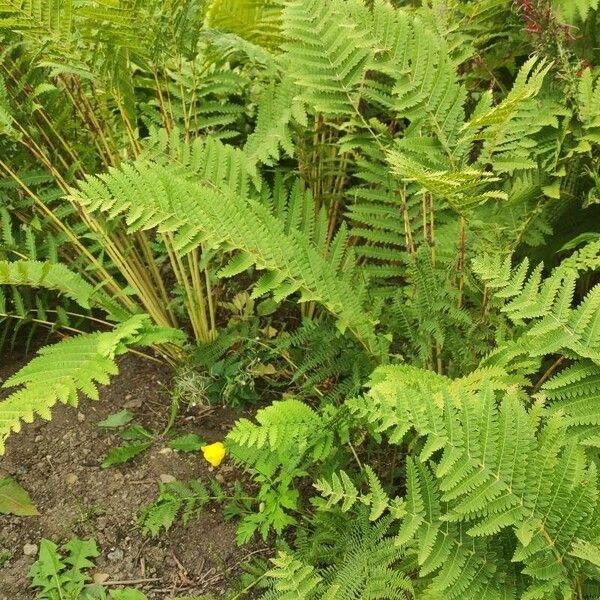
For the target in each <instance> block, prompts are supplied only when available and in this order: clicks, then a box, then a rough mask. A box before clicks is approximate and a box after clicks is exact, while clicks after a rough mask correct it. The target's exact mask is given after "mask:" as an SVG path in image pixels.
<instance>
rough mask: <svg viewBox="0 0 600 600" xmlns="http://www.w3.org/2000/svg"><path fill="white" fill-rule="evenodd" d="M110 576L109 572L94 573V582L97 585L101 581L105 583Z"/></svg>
mask: <svg viewBox="0 0 600 600" xmlns="http://www.w3.org/2000/svg"><path fill="white" fill-rule="evenodd" d="M109 577H110V575H109V574H108V573H94V577H93V579H94V583H95V584H96V585H100V584H101V583H104V582H105V581H106V580H107V579H108V578H109Z"/></svg>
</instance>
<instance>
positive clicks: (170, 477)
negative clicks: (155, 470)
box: [160, 473, 175, 483]
mask: <svg viewBox="0 0 600 600" xmlns="http://www.w3.org/2000/svg"><path fill="white" fill-rule="evenodd" d="M160 480H161V481H162V482H163V483H171V482H172V481H175V477H173V475H167V474H166V473H163V474H162V475H161V476H160Z"/></svg>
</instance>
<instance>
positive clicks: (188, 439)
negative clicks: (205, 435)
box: [167, 433, 206, 452]
mask: <svg viewBox="0 0 600 600" xmlns="http://www.w3.org/2000/svg"><path fill="white" fill-rule="evenodd" d="M167 446H168V447H169V448H172V449H173V450H179V451H180V452H200V449H201V448H202V446H206V441H205V440H203V439H202V438H201V437H200V436H199V435H196V434H195V433H188V434H186V435H180V436H179V437H176V438H175V439H172V440H171V441H170V442H169V443H168V444H167Z"/></svg>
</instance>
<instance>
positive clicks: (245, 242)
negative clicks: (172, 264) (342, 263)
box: [71, 148, 379, 351]
mask: <svg viewBox="0 0 600 600" xmlns="http://www.w3.org/2000/svg"><path fill="white" fill-rule="evenodd" d="M226 150H228V149H227V148H223V149H222V150H220V152H221V151H222V152H225V151H226ZM229 152H231V153H233V152H234V151H233V150H230V151H229ZM205 177H206V179H205V180H204V181H202V182H201V183H192V182H188V181H185V179H183V178H182V177H181V176H179V175H178V171H177V169H171V168H169V167H163V166H162V165H156V164H151V163H147V162H138V163H136V164H134V165H128V166H125V167H123V169H122V170H115V169H113V170H112V171H110V172H109V173H107V174H105V175H102V176H100V177H96V178H89V179H88V180H87V181H85V182H81V184H80V190H73V191H72V193H71V199H72V200H73V201H74V202H76V203H78V204H81V205H82V206H85V207H86V208H87V209H88V210H90V211H102V212H105V213H107V214H109V215H111V216H115V215H118V214H122V213H124V214H125V215H126V221H127V224H128V227H129V230H130V231H139V230H144V229H149V228H152V227H158V230H159V231H160V232H161V233H168V234H170V235H172V236H173V247H174V250H175V251H176V252H178V253H179V254H180V255H183V254H185V253H187V252H189V251H191V250H193V249H194V248H198V247H199V246H202V247H204V248H207V249H221V250H225V251H237V252H238V253H239V254H238V256H237V257H236V258H235V259H234V260H235V261H236V262H235V263H234V264H235V267H233V265H231V264H230V265H229V267H226V268H225V271H224V273H225V274H230V275H231V274H233V273H235V272H241V271H243V270H245V269H247V268H248V267H249V266H251V265H254V266H255V268H257V269H258V270H264V271H266V274H265V275H263V276H262V277H261V279H260V280H259V281H258V282H257V284H256V288H255V292H254V294H255V296H258V295H263V294H266V293H267V292H273V293H274V297H275V298H276V299H277V300H281V299H283V298H285V297H287V296H289V295H290V294H293V293H295V292H300V294H301V301H316V302H319V303H321V304H323V305H324V306H325V307H326V308H327V310H329V311H330V312H331V313H333V314H334V315H335V316H336V317H337V319H338V322H339V326H340V328H341V329H342V330H343V329H345V328H348V329H350V330H351V331H352V332H353V333H354V334H355V335H356V336H357V337H358V339H360V340H361V341H363V343H365V344H366V345H368V346H369V347H370V348H371V349H372V350H373V351H377V348H378V344H379V342H378V340H377V337H376V335H375V333H374V323H373V320H374V319H373V318H372V317H370V316H369V315H368V314H367V313H365V311H364V309H363V306H362V303H363V302H364V297H365V290H364V286H362V289H361V286H360V284H358V283H357V282H355V281H352V280H351V279H350V277H348V276H345V275H338V274H337V273H336V269H335V267H334V265H333V264H332V263H331V262H330V261H328V260H326V259H324V258H323V257H322V256H321V255H320V254H319V253H318V252H317V251H316V250H315V249H314V248H313V247H312V245H311V244H310V243H309V242H308V241H307V240H306V238H305V236H303V235H302V234H300V233H299V232H296V231H290V232H289V233H285V231H284V227H283V224H282V222H281V221H280V220H278V219H277V218H275V217H273V216H272V215H271V214H269V212H268V211H267V210H266V209H265V207H264V206H262V205H261V204H260V203H259V202H258V201H256V200H253V199H250V198H243V197H239V196H237V195H235V194H234V193H232V191H231V189H228V187H229V182H225V181H224V180H223V175H221V174H217V175H206V176H205ZM215 177H216V179H215ZM211 179H212V180H211Z"/></svg>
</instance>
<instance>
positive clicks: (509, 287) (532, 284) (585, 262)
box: [473, 242, 600, 364]
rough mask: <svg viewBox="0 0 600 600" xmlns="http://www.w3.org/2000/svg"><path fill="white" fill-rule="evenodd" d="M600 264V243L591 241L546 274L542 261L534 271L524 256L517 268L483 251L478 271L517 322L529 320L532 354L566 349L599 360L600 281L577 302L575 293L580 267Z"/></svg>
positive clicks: (526, 338) (476, 266)
mask: <svg viewBox="0 0 600 600" xmlns="http://www.w3.org/2000/svg"><path fill="white" fill-rule="evenodd" d="M599 267H600V243H599V242H592V243H591V244H589V245H587V246H586V247H585V248H583V249H582V250H580V251H579V252H577V253H575V254H574V255H573V256H572V257H571V258H569V259H566V260H565V261H563V263H562V264H561V265H560V266H559V267H557V268H556V269H555V270H554V271H553V272H552V273H551V274H550V276H549V277H547V278H545V279H544V280H542V265H538V267H537V268H536V269H534V270H533V271H532V272H531V273H529V262H528V261H527V259H525V260H524V261H523V262H522V263H521V264H520V265H518V266H517V267H516V268H512V267H511V265H510V260H508V259H507V260H504V261H502V260H501V259H500V258H499V257H498V256H496V257H494V258H491V257H479V258H477V259H475V261H474V263H473V269H474V271H475V272H476V273H477V274H478V275H479V277H480V278H481V279H483V281H485V282H486V285H488V287H489V288H490V289H491V290H493V293H494V295H495V296H496V297H498V298H500V299H501V300H502V301H503V302H504V304H503V306H502V308H501V310H502V312H504V313H506V315H507V316H508V318H509V319H510V320H511V321H513V322H514V323H516V324H520V323H523V322H527V323H528V327H527V331H526V333H525V334H524V336H523V337H522V338H521V340H522V341H523V343H525V344H526V345H527V348H528V349H529V353H530V354H531V355H532V356H541V355H545V354H552V353H554V352H562V353H565V354H568V355H574V356H579V357H587V358H590V359H591V360H593V361H594V362H596V363H597V364H600V317H599V316H598V315H599V314H600V286H598V285H596V286H595V287H593V288H592V289H591V290H590V291H589V292H588V294H587V295H586V296H585V298H583V300H582V301H581V302H580V304H579V305H578V306H577V307H573V306H572V304H573V296H574V292H575V286H576V283H577V279H578V272H579V271H586V270H589V269H592V270H597V269H598V268H599Z"/></svg>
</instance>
